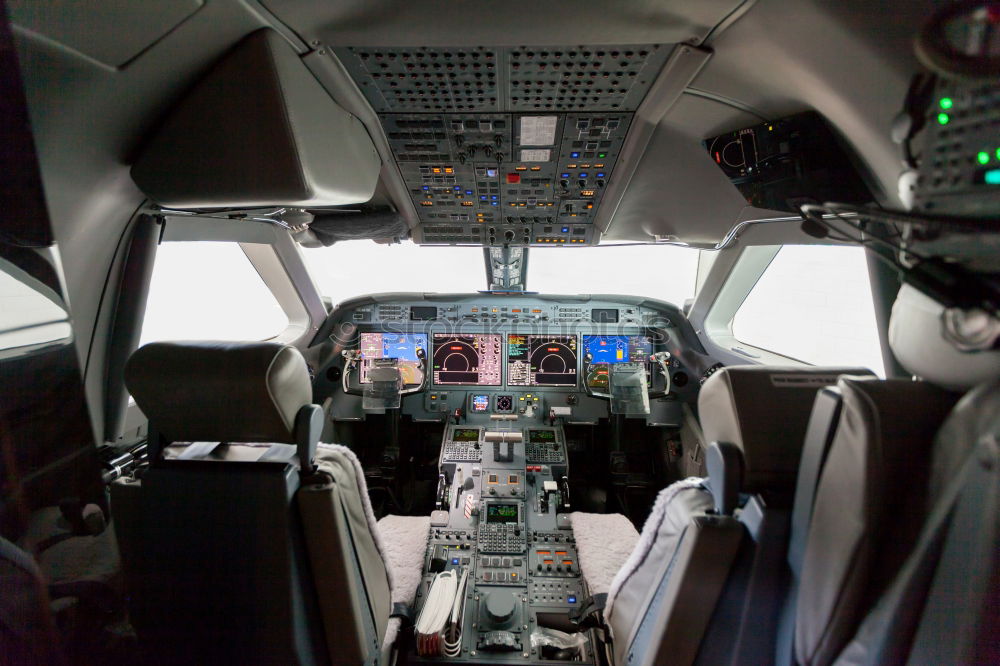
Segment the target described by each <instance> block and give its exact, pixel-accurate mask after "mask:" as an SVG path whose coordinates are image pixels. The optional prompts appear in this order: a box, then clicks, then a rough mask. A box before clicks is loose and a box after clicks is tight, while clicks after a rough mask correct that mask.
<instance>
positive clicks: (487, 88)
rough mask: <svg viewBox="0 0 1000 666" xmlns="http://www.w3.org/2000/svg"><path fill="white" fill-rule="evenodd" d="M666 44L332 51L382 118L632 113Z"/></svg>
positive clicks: (662, 58) (665, 51) (661, 60)
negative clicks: (398, 115)
mask: <svg viewBox="0 0 1000 666" xmlns="http://www.w3.org/2000/svg"><path fill="white" fill-rule="evenodd" d="M670 49H671V45H662V44H630V45H602V46H584V45H577V46H538V47H523V46H521V47H515V48H487V47H475V48H467V47H441V48H438V47H435V48H428V47H424V46H418V47H412V48H398V47H392V48H389V47H347V48H337V49H335V52H336V53H337V56H338V57H339V58H340V60H341V62H343V64H344V66H345V67H347V69H348V71H349V72H350V73H351V76H352V77H353V78H354V80H355V81H357V82H358V84H359V86H360V87H361V91H362V92H363V93H364V95H365V97H367V98H368V101H369V102H371V105H372V107H373V108H374V109H375V110H376V111H378V112H380V113H405V112H419V113H441V112H446V113H462V112H472V113H488V112H495V111H527V112H538V111H634V110H635V109H636V107H638V106H639V103H640V102H642V99H643V97H645V96H646V91H647V90H649V86H650V85H652V83H653V79H655V78H656V75H657V73H658V72H659V71H660V68H661V67H662V66H663V63H664V62H665V61H666V58H667V55H668V54H669V52H670Z"/></svg>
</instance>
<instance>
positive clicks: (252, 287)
mask: <svg viewBox="0 0 1000 666" xmlns="http://www.w3.org/2000/svg"><path fill="white" fill-rule="evenodd" d="M287 327H288V317H287V316H286V315H285V313H284V311H283V310H282V309H281V306H280V305H279V304H278V302H277V300H275V298H274V295H273V294H272V293H271V292H270V290H268V288H267V285H265V284H264V281H263V280H262V279H261V277H260V275H258V274H257V271H256V270H255V269H254V267H253V264H251V263H250V260H249V259H248V258H247V256H246V254H245V253H244V252H243V250H242V248H241V247H240V246H239V244H237V243H218V242H204V241H199V242H194V241H192V242H184V241H178V242H168V243H163V244H161V245H160V246H159V247H158V248H157V250H156V260H155V262H154V264H153V277H152V282H151V284H150V287H149V298H148V299H147V301H146V317H145V319H144V320H143V324H142V336H141V339H140V343H139V344H140V346H141V345H144V344H146V343H147V342H155V341H158V340H266V339H268V338H273V337H275V336H276V335H278V334H280V333H281V332H282V331H284V330H285V328H287Z"/></svg>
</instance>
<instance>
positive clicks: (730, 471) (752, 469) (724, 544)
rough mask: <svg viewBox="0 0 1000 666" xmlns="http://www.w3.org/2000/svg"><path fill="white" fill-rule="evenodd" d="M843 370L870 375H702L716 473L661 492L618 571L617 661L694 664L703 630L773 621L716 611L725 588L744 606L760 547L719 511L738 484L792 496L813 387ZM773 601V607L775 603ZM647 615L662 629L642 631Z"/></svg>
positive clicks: (776, 370) (611, 601) (766, 369)
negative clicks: (735, 574) (737, 574)
mask: <svg viewBox="0 0 1000 666" xmlns="http://www.w3.org/2000/svg"><path fill="white" fill-rule="evenodd" d="M845 373H852V374H870V372H869V371H867V370H864V369H861V368H803V367H801V366H796V367H774V366H737V367H729V368H723V369H722V370H720V371H718V372H717V373H715V375H713V376H712V377H711V378H710V379H709V380H708V381H707V382H706V383H705V385H704V386H703V387H702V389H701V395H700V399H699V411H700V416H701V425H702V428H703V430H704V433H705V439H706V441H707V442H710V443H712V444H710V447H709V448H710V451H709V455H708V458H707V459H709V460H710V464H709V469H710V470H712V472H713V473H712V477H711V479H710V480H709V482H708V483H706V482H705V481H704V480H702V479H696V478H692V479H687V480H684V481H679V482H677V483H675V484H673V485H671V486H670V487H668V488H666V489H665V490H663V491H662V492H661V493H660V495H659V496H658V498H657V501H656V502H655V503H654V506H653V509H652V511H651V512H650V517H649V519H647V522H646V525H645V526H644V527H643V530H642V534H641V536H640V538H639V543H638V545H637V546H636V548H635V550H634V551H633V553H632V555H631V556H630V557H629V559H628V560H627V561H626V562H625V564H624V566H623V567H622V568H621V570H620V571H619V572H618V574H617V575H616V576H615V579H614V581H613V582H612V584H611V589H610V592H609V595H608V610H607V617H608V621H609V623H610V625H611V627H612V630H613V631H614V634H615V653H616V657H617V659H618V660H619V663H623V661H622V660H624V659H625V658H626V657H627V656H628V655H629V654H633V655H636V656H634V658H633V660H632V661H631V663H646V662H649V663H652V662H653V661H656V660H657V659H663V658H666V657H669V660H670V662H671V663H677V664H684V663H692V662H693V661H694V660H695V658H696V656H697V655H698V654H699V650H700V646H701V643H702V636H703V632H704V631H706V629H710V630H712V631H713V634H714V635H716V636H719V637H720V640H724V641H725V642H726V644H729V645H732V644H734V643H735V641H736V638H737V636H738V635H739V634H740V632H741V626H742V625H741V622H745V623H750V624H753V623H756V624H754V626H752V627H750V628H749V629H747V630H746V631H747V632H752V631H755V630H757V629H758V628H759V627H760V626H764V625H766V624H767V623H769V622H770V623H773V622H774V621H776V617H770V618H766V619H765V618H762V617H754V616H753V614H751V615H750V616H749V617H747V616H746V614H744V613H742V612H741V611H740V612H737V615H736V617H735V618H724V617H723V616H722V615H720V616H719V619H718V620H716V617H715V616H714V615H713V610H714V609H715V608H716V600H717V598H718V597H719V595H720V594H723V595H724V598H725V599H726V600H727V603H728V604H731V605H732V606H733V607H739V608H741V609H742V605H743V602H744V600H745V597H746V595H747V594H749V592H748V590H749V589H751V585H750V584H749V583H748V582H747V580H746V578H747V577H749V576H751V572H752V570H753V568H754V564H755V562H756V560H755V559H754V557H755V555H754V554H755V552H756V551H757V550H758V549H759V544H756V545H751V544H750V543H748V544H747V545H746V547H744V548H742V549H741V548H740V544H741V542H742V540H743V536H744V527H743V525H742V524H741V522H740V521H739V520H737V519H734V518H733V517H731V516H726V515H721V516H720V515H713V514H716V513H717V511H716V510H717V509H722V510H724V511H730V512H731V511H732V509H733V508H734V506H735V502H736V497H737V495H738V493H739V492H740V491H751V492H758V491H764V490H767V491H777V492H778V493H779V494H782V495H784V496H786V497H788V498H790V496H791V491H792V489H793V487H794V482H795V475H796V471H797V468H798V464H799V455H800V453H801V449H802V443H803V440H804V438H805V433H806V428H807V426H808V423H809V416H810V413H811V409H812V404H813V400H814V399H815V395H816V392H817V391H818V390H819V389H820V388H822V387H824V386H828V385H830V384H833V383H835V382H836V381H837V378H838V377H839V376H840V375H842V374H845ZM737 447H738V448H737ZM741 452H742V455H741ZM716 486H717V487H716ZM709 487H711V488H712V489H713V490H715V491H716V492H715V493H714V495H715V496H714V497H713V492H712V491H711V490H709ZM775 504H777V503H775ZM786 508H787V506H786ZM770 510H774V507H771V509H770ZM781 520H782V518H780V517H776V518H775V521H776V522H781ZM575 524H576V521H574V526H575ZM780 531H781V530H779V532H780ZM768 534H769V535H770V532H769V533H768ZM757 538H761V536H760V535H757ZM769 538H770V537H769ZM775 550H776V551H779V552H783V547H781V546H780V544H779V548H777V549H775V548H774V547H773V544H768V557H771V556H772V555H773V553H772V552H771V551H775ZM738 551H739V552H740V553H742V555H741V556H740V557H742V558H743V560H746V561H742V560H741V561H740V562H742V564H740V567H741V575H742V576H743V578H741V579H740V581H741V582H739V583H738V584H737V586H745V587H741V588H740V589H739V590H736V591H734V590H728V589H727V587H728V585H727V583H726V581H727V578H728V577H729V576H730V570H731V568H732V567H733V566H734V561H736V558H737V552H738ZM691 553H697V556H696V557H694V558H692V557H691ZM580 559H581V562H583V561H584V553H583V552H582V550H581V554H580ZM772 564H775V565H776V564H777V563H776V562H774V563H772ZM584 575H585V576H587V571H586V570H584ZM667 579H670V580H667ZM690 586H693V589H694V590H697V591H698V592H697V594H695V593H694V592H692V591H691V589H692V588H691V587H690ZM741 590H742V591H741ZM766 592H767V593H768V594H769V595H770V596H772V597H773V596H774V594H775V593H776V591H775V590H767V591H766ZM688 595H691V596H688ZM699 595H700V596H699ZM708 602H710V603H708ZM706 604H707V605H706ZM771 610H772V611H773V612H772V613H771V615H773V616H776V615H777V605H776V604H775V605H774V606H773V609H771ZM761 614H763V611H761ZM723 615H724V614H723ZM644 623H645V624H649V626H651V627H655V628H656V629H655V631H653V633H649V632H650V630H649V629H648V627H647V629H645V630H641V629H640V625H642V624H644ZM650 623H651V624H650ZM715 625H718V626H715ZM643 631H645V632H646V633H643ZM657 631H658V632H661V633H659V634H657V633H656V632H657ZM650 641H651V644H645V643H648V642H650Z"/></svg>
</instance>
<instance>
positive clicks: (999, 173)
mask: <svg viewBox="0 0 1000 666" xmlns="http://www.w3.org/2000/svg"><path fill="white" fill-rule="evenodd" d="M983 182H984V183H986V184H987V185H1000V169H990V170H989V171H987V172H986V173H984V174H983Z"/></svg>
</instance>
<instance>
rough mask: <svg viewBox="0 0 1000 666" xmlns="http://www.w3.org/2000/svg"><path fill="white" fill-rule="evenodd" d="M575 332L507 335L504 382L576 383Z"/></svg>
mask: <svg viewBox="0 0 1000 666" xmlns="http://www.w3.org/2000/svg"><path fill="white" fill-rule="evenodd" d="M576 346H577V341H576V336H575V335H515V334H512V335H508V336H507V375H508V379H507V385H508V386H576Z"/></svg>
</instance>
